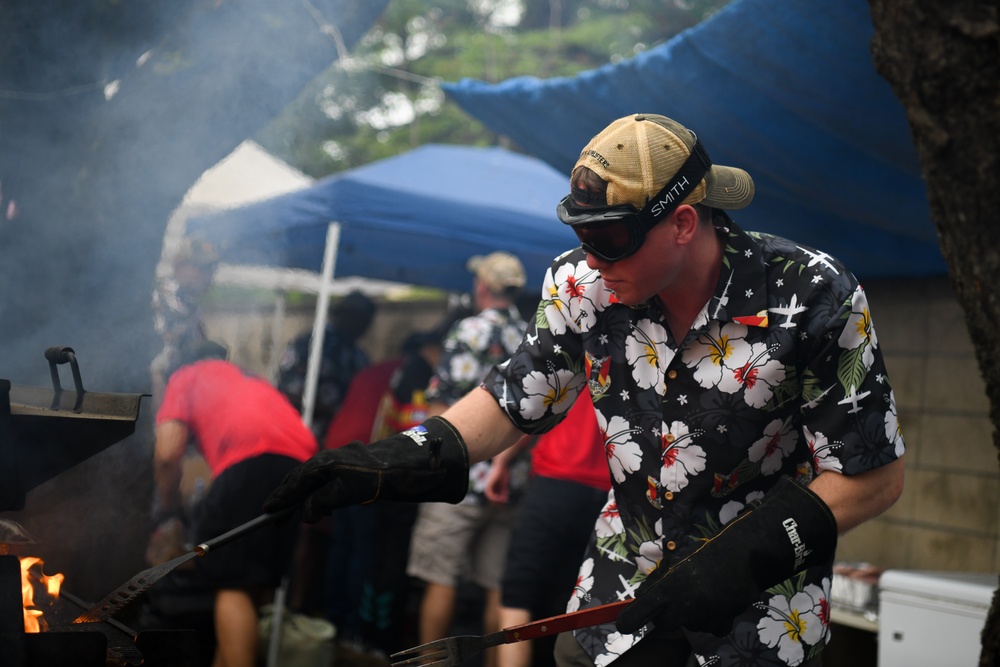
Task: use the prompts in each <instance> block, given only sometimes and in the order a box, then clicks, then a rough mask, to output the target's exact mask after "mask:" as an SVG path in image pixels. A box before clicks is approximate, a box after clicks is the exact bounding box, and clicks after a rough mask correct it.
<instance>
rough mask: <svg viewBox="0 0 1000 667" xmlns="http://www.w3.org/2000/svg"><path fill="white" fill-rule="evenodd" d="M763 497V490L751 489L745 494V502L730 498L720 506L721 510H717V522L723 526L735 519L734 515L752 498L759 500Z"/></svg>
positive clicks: (752, 499)
mask: <svg viewBox="0 0 1000 667" xmlns="http://www.w3.org/2000/svg"><path fill="white" fill-rule="evenodd" d="M763 497H764V492H763V491H751V492H750V493H748V494H747V499H746V503H741V502H740V501H738V500H730V501H729V502H728V503H726V504H725V505H723V506H722V509H721V510H719V523H720V524H722V525H723V526H725V525H726V524H727V523H729V522H730V521H732V520H733V519H735V518H736V516H737V515H738V514H739V513H740V512H742V511H743V508H744V507H746V506H747V505H749V504H750V503H751V502H753V501H754V500H760V499H761V498H763Z"/></svg>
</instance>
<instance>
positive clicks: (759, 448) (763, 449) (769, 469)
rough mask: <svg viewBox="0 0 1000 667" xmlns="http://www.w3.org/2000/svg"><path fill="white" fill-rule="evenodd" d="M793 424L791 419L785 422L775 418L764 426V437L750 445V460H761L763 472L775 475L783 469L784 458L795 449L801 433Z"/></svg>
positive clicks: (753, 461) (752, 461)
mask: <svg viewBox="0 0 1000 667" xmlns="http://www.w3.org/2000/svg"><path fill="white" fill-rule="evenodd" d="M791 426H792V420H791V419H788V420H786V421H784V422H782V421H781V420H780V419H775V420H774V421H772V422H771V423H770V424H768V425H767V426H765V427H764V437H763V438H761V439H760V440H758V441H757V442H755V443H753V444H752V445H750V450H749V451H748V452H747V454H748V457H749V458H750V462H751V463H757V462H760V471H761V473H762V474H764V475H773V474H774V473H776V472H778V471H779V470H781V462H782V460H784V458H785V457H786V456H788V455H789V454H791V453H792V450H794V449H795V443H797V442H798V441H799V434H798V432H797V431H795V430H793V429H792V427H791Z"/></svg>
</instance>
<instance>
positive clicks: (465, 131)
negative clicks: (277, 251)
mask: <svg viewBox="0 0 1000 667" xmlns="http://www.w3.org/2000/svg"><path fill="white" fill-rule="evenodd" d="M728 1H729V0H668V1H667V2H664V1H663V0H560V2H557V3H551V2H550V3H544V2H526V1H524V2H521V3H520V4H521V6H522V8H523V12H522V13H521V15H520V21H519V22H517V24H516V25H506V24H505V22H504V21H503V20H501V17H502V16H503V15H504V14H503V12H501V11H499V10H500V9H501V8H502V7H503V6H504V5H507V4H510V3H509V2H507V1H506V0H432V1H429V0H395V1H394V2H391V3H390V4H389V6H388V8H387V9H386V11H385V13H384V14H383V15H382V17H381V19H380V21H379V22H378V24H377V25H376V27H375V28H373V29H372V30H371V31H370V32H369V34H368V35H367V36H366V37H365V39H364V40H363V41H362V43H361V44H360V45H359V46H358V47H357V48H356V49H355V50H354V52H353V53H352V54H350V57H349V58H348V59H346V60H343V61H338V62H336V63H334V64H333V65H332V66H331V67H330V68H329V69H328V70H327V71H326V72H324V74H323V75H322V76H320V77H318V78H317V79H316V80H315V81H313V83H312V84H311V85H310V86H309V87H308V88H307V89H306V90H305V91H304V92H303V93H302V95H301V96H300V97H299V99H297V100H296V101H295V102H294V103H293V104H291V105H289V107H288V108H287V109H286V110H285V112H284V113H283V114H281V116H279V117H278V118H276V119H275V120H274V121H273V122H272V123H271V124H270V125H268V126H267V127H266V128H264V130H262V131H261V132H260V133H259V134H258V136H256V137H255V139H256V140H257V141H258V142H259V143H260V144H262V145H263V146H264V147H265V148H266V149H268V150H269V151H271V152H273V153H274V154H276V155H277V156H279V157H281V158H282V159H284V160H285V161H287V162H289V163H290V164H292V165H293V166H295V167H297V168H299V169H301V170H302V171H304V172H306V173H308V174H310V175H311V176H314V177H316V178H319V177H322V176H325V175H327V174H330V173H334V172H338V171H342V170H346V169H351V168H354V167H357V166H360V165H364V164H367V163H369V162H372V161H374V160H379V159H383V158H386V157H391V156H393V155H398V154H400V153H403V152H406V151H408V150H411V149H413V148H415V147H417V146H420V145H422V144H425V143H432V142H433V143H450V144H461V145H473V146H476V145H496V144H503V138H502V137H498V136H497V135H495V134H494V133H493V132H491V131H490V130H489V129H488V128H486V127H484V126H483V125H482V124H481V123H479V122H478V121H476V120H475V119H472V118H470V117H469V116H468V115H466V114H465V112H464V111H462V110H461V109H460V108H458V106H457V105H455V104H453V103H452V102H450V101H449V100H447V99H446V98H445V97H444V95H443V93H442V92H441V91H440V89H439V82H441V81H458V80H460V79H463V78H473V79H479V80H483V81H493V82H498V81H503V80H506V79H509V78H513V77H518V76H537V77H541V78H550V77H559V76H573V75H575V74H577V73H579V72H581V71H584V70H587V69H592V68H595V67H600V66H602V65H605V64H607V63H610V62H617V61H619V60H622V59H626V58H631V57H633V56H634V55H636V54H637V53H639V52H641V51H643V50H645V49H647V48H649V47H651V46H654V45H656V44H659V43H661V42H662V41H664V40H666V39H669V38H670V37H672V36H673V35H675V34H676V33H677V32H680V31H681V30H683V29H685V28H688V27H690V26H692V25H694V24H696V23H697V22H699V21H700V20H702V19H704V18H705V17H707V16H708V15H710V14H711V13H712V12H714V11H716V10H717V9H719V8H720V7H722V6H724V5H725V4H727V3H728ZM553 6H555V7H559V8H560V9H561V11H560V14H559V16H556V17H554V16H552V15H551V13H552V8H553ZM550 26H557V27H550Z"/></svg>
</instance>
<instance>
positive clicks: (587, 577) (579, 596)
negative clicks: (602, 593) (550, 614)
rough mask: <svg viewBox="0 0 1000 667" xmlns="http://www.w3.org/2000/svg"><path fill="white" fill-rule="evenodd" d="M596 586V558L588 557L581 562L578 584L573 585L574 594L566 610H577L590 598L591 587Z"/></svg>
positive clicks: (577, 576)
mask: <svg viewBox="0 0 1000 667" xmlns="http://www.w3.org/2000/svg"><path fill="white" fill-rule="evenodd" d="M593 586H594V559H593V558H588V559H586V560H585V561H583V563H581V564H580V571H579V572H578V573H577V575H576V585H575V586H573V595H571V596H570V598H569V602H568V603H567V604H566V611H577V610H578V609H579V608H580V603H581V602H586V601H587V600H588V599H590V589H591V588H593Z"/></svg>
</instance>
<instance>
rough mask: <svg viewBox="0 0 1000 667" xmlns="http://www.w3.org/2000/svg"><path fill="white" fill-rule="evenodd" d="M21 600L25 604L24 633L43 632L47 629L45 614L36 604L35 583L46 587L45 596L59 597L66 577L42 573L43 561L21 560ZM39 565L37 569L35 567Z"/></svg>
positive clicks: (37, 559)
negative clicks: (43, 617)
mask: <svg viewBox="0 0 1000 667" xmlns="http://www.w3.org/2000/svg"><path fill="white" fill-rule="evenodd" d="M20 561H21V599H22V602H23V604H24V631H25V632H41V631H42V629H43V628H44V627H45V621H44V620H43V619H42V616H43V614H44V612H43V611H42V610H41V609H39V608H38V607H39V605H38V604H36V602H35V582H36V581H37V582H38V583H39V584H41V586H44V590H43V592H44V594H45V595H48V596H49V598H51V599H53V600H54V599H55V598H58V597H59V589H60V588H61V587H62V582H63V579H65V576H64V575H62V574H53V575H51V576H50V575H46V574H45V573H43V572H42V564H43V563H42V559H41V558H36V557H35V556H29V557H27V558H21V559H20ZM36 565H37V567H35V566H36Z"/></svg>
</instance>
